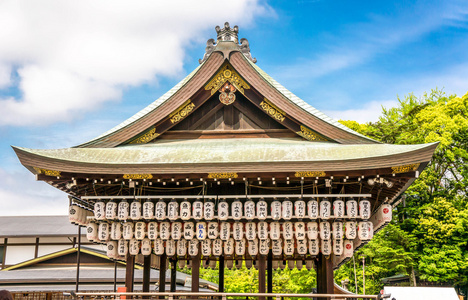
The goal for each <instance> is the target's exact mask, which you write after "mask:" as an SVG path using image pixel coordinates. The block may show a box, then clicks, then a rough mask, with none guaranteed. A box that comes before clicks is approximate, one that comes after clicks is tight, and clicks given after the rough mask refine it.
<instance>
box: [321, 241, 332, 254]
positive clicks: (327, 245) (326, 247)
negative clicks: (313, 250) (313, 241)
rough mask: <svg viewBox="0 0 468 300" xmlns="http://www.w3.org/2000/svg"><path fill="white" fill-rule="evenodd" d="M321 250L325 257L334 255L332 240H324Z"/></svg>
mask: <svg viewBox="0 0 468 300" xmlns="http://www.w3.org/2000/svg"><path fill="white" fill-rule="evenodd" d="M321 250H322V254H323V255H330V254H331V253H332V244H331V240H322V247H321Z"/></svg>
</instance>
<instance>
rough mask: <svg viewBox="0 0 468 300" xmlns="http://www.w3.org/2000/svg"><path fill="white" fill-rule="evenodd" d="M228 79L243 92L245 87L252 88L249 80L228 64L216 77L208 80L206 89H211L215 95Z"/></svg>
mask: <svg viewBox="0 0 468 300" xmlns="http://www.w3.org/2000/svg"><path fill="white" fill-rule="evenodd" d="M226 81H229V82H230V83H231V84H232V85H233V86H234V87H235V88H236V89H237V90H238V91H239V92H241V93H242V94H244V89H250V86H249V85H248V84H247V82H245V81H244V80H243V79H242V78H241V77H240V75H239V74H237V72H236V71H234V69H233V68H232V67H231V66H230V65H228V64H226V65H225V66H224V67H222V68H221V70H220V71H219V72H218V73H217V74H216V75H215V77H213V79H211V80H210V82H208V84H207V85H206V86H205V90H207V91H208V90H211V95H213V94H214V93H216V91H218V90H219V89H220V88H221V86H222V85H223V84H225V83H226Z"/></svg>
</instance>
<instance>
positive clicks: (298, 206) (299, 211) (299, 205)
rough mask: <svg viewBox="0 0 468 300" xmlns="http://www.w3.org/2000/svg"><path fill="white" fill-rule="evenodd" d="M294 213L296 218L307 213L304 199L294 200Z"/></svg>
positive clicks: (300, 217)
mask: <svg viewBox="0 0 468 300" xmlns="http://www.w3.org/2000/svg"><path fill="white" fill-rule="evenodd" d="M294 214H295V215H296V218H299V219H302V218H305V215H306V203H305V201H303V200H297V201H296V202H294Z"/></svg>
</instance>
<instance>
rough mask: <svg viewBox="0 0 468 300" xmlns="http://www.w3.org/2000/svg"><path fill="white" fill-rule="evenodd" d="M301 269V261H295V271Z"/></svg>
mask: <svg viewBox="0 0 468 300" xmlns="http://www.w3.org/2000/svg"><path fill="white" fill-rule="evenodd" d="M306 252H307V247H306ZM303 267H304V265H303V263H302V260H296V269H298V270H302V268H303Z"/></svg>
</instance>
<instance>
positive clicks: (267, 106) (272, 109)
mask: <svg viewBox="0 0 468 300" xmlns="http://www.w3.org/2000/svg"><path fill="white" fill-rule="evenodd" d="M260 107H261V108H262V109H263V110H264V111H265V112H266V113H267V114H269V115H270V116H271V117H272V118H273V119H275V120H277V121H279V122H283V121H284V119H286V117H285V115H286V114H285V113H284V112H283V111H282V110H281V109H279V108H278V107H276V106H275V105H274V104H273V103H271V102H270V101H268V99H267V98H264V99H263V101H262V102H261V103H260Z"/></svg>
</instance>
